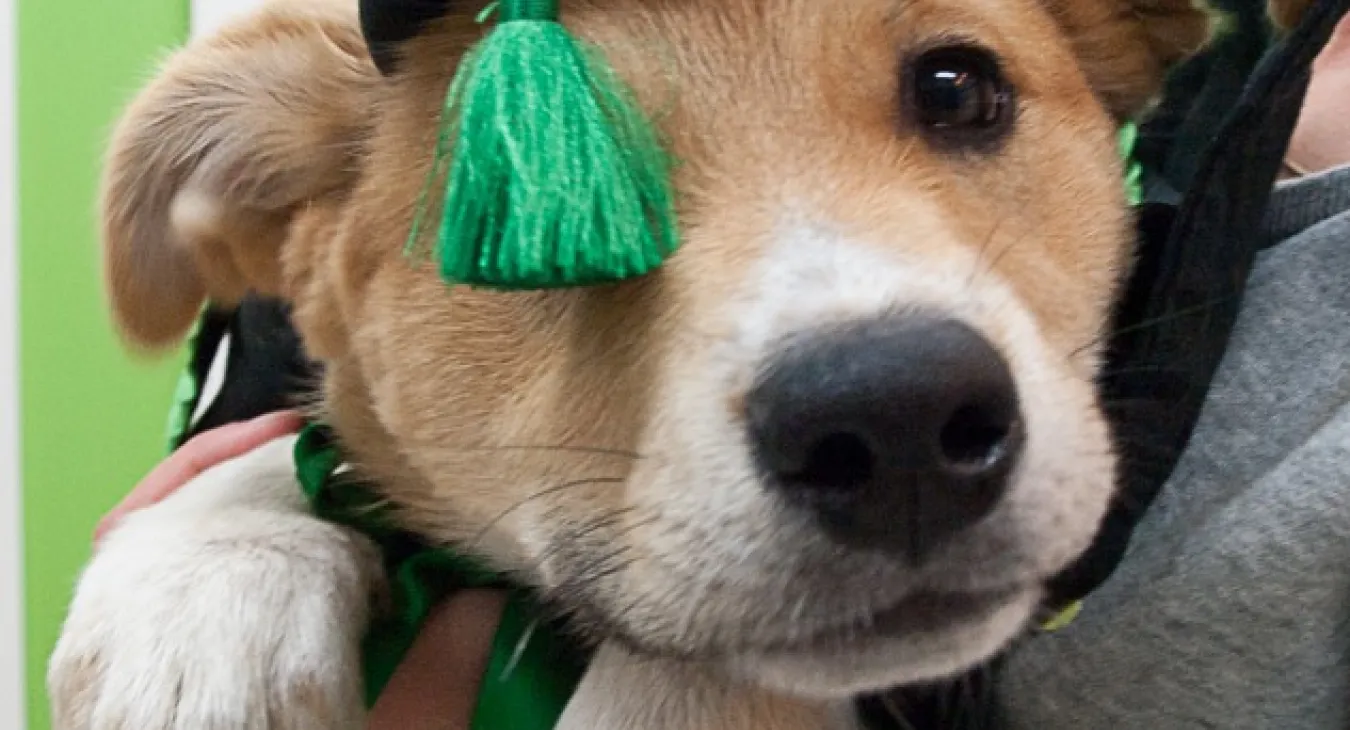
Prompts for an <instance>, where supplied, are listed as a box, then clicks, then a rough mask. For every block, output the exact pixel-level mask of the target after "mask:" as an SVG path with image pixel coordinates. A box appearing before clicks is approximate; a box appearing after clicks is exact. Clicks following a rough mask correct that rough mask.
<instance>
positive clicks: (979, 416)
mask: <svg viewBox="0 0 1350 730" xmlns="http://www.w3.org/2000/svg"><path fill="white" fill-rule="evenodd" d="M1016 428H1017V421H1016V419H1015V418H1009V417H1007V416H1006V415H1004V414H1002V413H999V412H996V411H995V410H993V409H990V408H988V407H985V406H978V405H966V406H962V407H961V408H959V409H957V411H956V413H954V414H953V415H952V417H951V418H950V419H948V421H947V423H946V424H945V425H944V426H943V427H942V432H941V434H940V435H939V442H938V443H939V445H940V447H941V449H942V457H943V458H944V459H945V460H946V462H947V466H948V468H951V469H957V470H960V471H964V472H968V473H971V474H979V473H981V472H984V471H987V470H989V469H992V468H994V467H996V466H998V464H999V462H1001V461H1003V459H1004V457H1006V456H1007V455H1008V442H1009V441H1010V440H1011V438H1012V436H1013V432H1014V430H1015V429H1016Z"/></svg>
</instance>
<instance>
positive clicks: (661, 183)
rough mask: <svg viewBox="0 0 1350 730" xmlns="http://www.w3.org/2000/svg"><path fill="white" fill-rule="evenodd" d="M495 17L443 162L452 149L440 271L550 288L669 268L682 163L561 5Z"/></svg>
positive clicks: (478, 51) (532, 3)
mask: <svg viewBox="0 0 1350 730" xmlns="http://www.w3.org/2000/svg"><path fill="white" fill-rule="evenodd" d="M497 12H498V14H499V19H498V23H497V26H496V27H495V28H494V29H493V30H492V31H491V33H489V34H488V36H487V37H486V38H485V39H483V41H481V42H480V43H479V44H478V45H477V46H476V47H475V48H474V49H472V50H471V51H470V52H469V54H468V55H467V56H466V57H465V58H464V59H463V60H462V61H461V63H460V66H459V69H458V71H457V72H456V75H455V79H454V82H453V83H452V84H451V87H450V92H449V95H448V97H447V100H446V109H445V111H446V115H445V121H444V122H443V127H442V141H441V145H440V149H439V150H438V152H437V155H438V160H437V164H436V166H435V168H434V170H436V171H440V170H443V169H444V159H443V158H444V156H445V155H446V154H452V155H453V158H452V161H451V162H450V167H449V170H448V172H446V173H445V179H446V191H445V200H444V207H443V208H442V209H441V211H440V212H441V216H442V218H441V227H440V232H439V241H438V248H439V257H440V265H441V275H442V276H443V277H444V278H445V279H446V280H447V281H450V282H453V283H463V284H470V285H475V286H482V287H491V288H497V289H549V288H557V287H570V286H585V285H591V284H602V283H608V282H615V281H620V280H623V279H628V278H631V277H635V276H641V275H643V274H646V273H648V272H649V271H651V270H653V269H655V268H656V267H658V266H660V265H661V263H662V262H663V261H664V260H665V258H666V257H667V256H669V255H670V254H671V253H673V252H674V250H675V248H676V246H677V241H676V231H675V214H674V206H673V200H672V194H671V192H670V166H671V165H670V161H669V158H668V157H667V153H666V150H665V149H664V147H663V145H662V144H661V140H660V138H659V136H658V134H657V132H656V130H655V128H654V126H653V125H652V123H651V122H650V120H648V119H647V118H646V117H645V115H644V114H643V112H642V110H641V109H640V108H639V107H638V105H637V103H636V101H635V100H634V98H633V95H632V94H631V92H630V90H628V89H627V88H626V87H625V86H624V84H623V82H622V81H621V80H620V79H619V78H618V76H617V74H616V73H615V72H614V71H613V69H612V68H611V67H610V66H609V65H608V64H607V63H606V62H605V61H604V59H603V58H602V57H601V55H600V53H599V51H598V50H597V49H595V48H593V47H590V46H587V45H585V44H583V43H581V42H579V41H578V40H577V39H575V38H573V37H572V36H571V35H569V34H568V32H567V31H566V29H564V28H563V26H562V25H561V24H560V23H559V22H558V17H559V16H558V2H557V0H504V1H503V2H501V3H499V4H498V6H497ZM434 174H436V173H435V172H433V175H434ZM417 236H418V232H417V230H414V232H413V241H412V242H413V243H415V242H416V238H417Z"/></svg>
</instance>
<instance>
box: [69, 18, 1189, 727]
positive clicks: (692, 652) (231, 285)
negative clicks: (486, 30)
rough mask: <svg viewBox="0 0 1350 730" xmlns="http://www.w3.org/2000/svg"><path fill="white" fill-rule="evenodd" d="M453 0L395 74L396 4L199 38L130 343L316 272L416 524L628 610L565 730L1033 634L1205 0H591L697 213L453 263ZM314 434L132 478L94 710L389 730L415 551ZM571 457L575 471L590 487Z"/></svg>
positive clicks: (310, 295) (126, 247)
mask: <svg viewBox="0 0 1350 730" xmlns="http://www.w3.org/2000/svg"><path fill="white" fill-rule="evenodd" d="M451 5H452V6H453V7H452V9H451V10H449V11H448V12H447V13H446V15H445V16H444V17H441V18H439V19H436V20H434V21H432V22H430V23H428V24H427V25H426V26H425V27H424V29H423V32H422V33H421V34H420V35H419V36H418V37H416V38H413V39H411V40H409V41H408V42H407V43H406V44H404V45H403V46H402V47H401V48H400V49H399V53H398V64H397V69H396V71H395V72H394V73H393V74H392V75H389V76H382V75H381V74H380V73H379V72H378V71H377V70H376V69H375V67H374V66H373V64H372V62H371V60H370V57H369V54H368V51H367V49H366V47H365V45H364V43H363V42H362V38H361V35H360V31H359V26H358V22H357V18H356V13H355V3H354V2H350V1H348V0H276V1H274V2H273V3H272V4H271V5H269V6H267V7H265V8H264V9H262V10H260V11H259V12H257V13H255V14H253V15H252V16H250V17H248V18H246V19H244V20H242V21H240V22H239V23H237V24H235V25H234V26H232V27H229V28H226V29H225V30H223V31H221V32H220V33H218V34H216V35H215V36H213V37H210V38H207V39H205V40H202V41H199V42H195V43H193V44H192V45H190V46H189V47H188V48H187V49H185V50H183V51H182V52H180V53H178V54H177V55H176V56H174V57H172V58H171V59H170V60H169V61H168V62H167V64H166V65H165V66H164V67H163V69H162V70H161V72H160V73H159V75H158V77H157V78H156V79H155V80H154V81H153V82H152V83H151V84H150V85H149V86H148V87H147V88H146V89H145V90H144V91H143V92H142V93H141V94H140V95H139V96H138V97H137V98H136V100H135V102H134V103H133V104H132V105H131V106H130V108H129V109H128V110H127V112H126V114H125V116H124V118H123V119H122V121H121V124H120V126H119V127H118V129H117V131H116V135H115V137H114V139H113V142H112V147H111V153H110V156H109V160H108V165H107V176H106V181H105V183H106V184H105V188H104V198H103V208H102V210H103V239H104V251H105V262H106V270H107V275H108V285H109V291H110V293H111V304H112V309H113V311H114V313H115V316H116V321H117V323H118V325H119V326H120V328H121V331H122V333H123V334H124V335H125V337H126V338H127V340H128V341H130V342H131V343H133V344H135V345H138V346H141V347H146V348H155V347H163V346H168V345H172V344H174V343H176V342H177V341H178V340H179V339H180V338H181V337H182V336H183V335H184V333H185V331H186V330H187V329H188V327H189V326H190V325H191V323H192V321H193V319H194V317H195V316H196V314H197V312H198V311H199V308H200V306H201V304H202V303H203V301H205V300H207V299H208V298H209V299H211V300H213V301H215V302H218V303H229V302H231V301H235V300H237V299H238V298H239V297H240V296H241V295H243V294H244V293H245V292H248V291H256V292H260V293H264V294H270V295H275V296H279V297H282V298H284V299H286V300H287V301H289V302H290V303H291V304H292V305H293V307H294V321H295V324H296V327H297V329H298V330H299V332H300V333H301V335H302V337H303V340H304V343H305V347H306V348H307V351H308V353H309V354H310V355H311V356H313V357H314V358H316V359H317V360H319V361H321V362H322V364H323V370H324V377H323V383H322V405H321V412H320V414H319V417H321V418H322V420H323V421H325V422H326V423H328V424H330V425H332V426H333V428H334V429H335V431H336V433H337V434H338V435H339V438H340V440H341V443H342V448H343V452H344V456H345V457H346V458H347V459H349V460H350V462H351V464H352V466H353V468H354V469H355V470H356V471H357V472H359V473H360V474H361V475H362V476H363V477H364V478H366V479H367V480H368V481H370V482H371V483H372V484H374V485H376V486H377V488H378V489H379V491H380V492H381V494H382V495H383V496H385V497H387V498H388V499H389V500H390V501H391V502H392V503H393V504H394V505H396V506H397V507H398V515H399V519H400V520H401V522H402V524H403V526H405V527H407V528H409V529H411V530H414V531H416V532H418V533H420V534H422V535H424V536H426V537H427V538H429V539H431V540H433V541H436V542H438V543H443V544H446V545H451V546H456V549H459V550H465V551H471V552H473V553H475V554H477V555H479V556H480V557H481V558H483V559H484V560H486V561H488V562H489V563H490V564H491V565H492V566H493V567H495V568H496V569H499V570H501V571H504V572H508V573H510V574H511V575H513V576H515V577H516V578H517V579H518V580H520V581H521V582H523V583H526V584H528V585H530V586H532V587H534V588H536V589H537V590H538V591H539V593H540V594H541V595H542V596H543V597H544V598H545V599H547V600H549V601H550V602H552V603H554V604H556V605H557V606H558V607H560V608H561V609H562V610H563V611H565V612H566V613H567V614H568V615H569V616H570V617H571V618H572V619H573V621H572V623H573V625H575V626H576V627H577V628H578V629H579V630H580V631H582V632H584V635H585V636H586V637H587V638H589V639H591V640H593V641H595V642H596V643H597V644H598V645H599V649H598V653H597V657H596V661H595V662H594V663H593V665H592V666H591V668H590V670H589V673H588V674H587V676H586V679H585V680H584V682H583V686H582V688H581V690H580V692H579V693H578V694H577V695H576V697H575V698H574V699H573V702H572V704H571V706H570V707H569V709H568V712H567V715H566V716H565V718H564V720H563V727H564V728H566V730H607V729H609V730H620V729H622V728H670V729H674V730H679V729H681V728H689V729H690V730H694V729H695V728H697V729H699V730H709V729H716V728H727V729H728V730H729V729H731V728H738V729H743V728H765V729H766V730H769V729H772V730H792V729H796V728H801V729H803V730H806V729H812V730H821V729H822V728H844V727H850V726H851V725H852V723H853V719H852V716H851V714H850V713H849V712H848V709H847V708H848V699H849V698H850V697H852V696H854V695H855V694H856V693H860V692H866V691H873V690H879V689H882V688H887V687H892V686H896V685H901V684H905V683H913V682H921V681H927V680H933V679H936V678H940V677H944V676H947V675H950V674H952V673H955V672H959V671H961V670H963V669H966V668H968V667H970V666H972V665H974V664H976V663H979V662H981V661H982V660H984V659H986V658H988V657H989V656H990V655H991V654H993V653H995V652H997V651H998V650H999V649H1001V648H1002V647H1004V646H1005V645H1006V644H1007V643H1008V642H1009V641H1010V640H1011V639H1012V638H1013V637H1015V636H1017V635H1018V634H1019V632H1021V631H1022V630H1023V629H1024V628H1025V627H1026V626H1027V623H1028V621H1029V619H1030V618H1031V617H1032V615H1033V612H1034V611H1035V610H1036V608H1037V606H1038V603H1039V601H1040V599H1041V597H1042V593H1043V585H1044V582H1045V581H1046V580H1047V579H1048V578H1049V577H1050V576H1053V575H1054V574H1056V573H1057V572H1058V571H1060V570H1061V569H1062V568H1064V567H1065V566H1066V565H1067V564H1068V563H1069V562H1070V561H1072V560H1073V559H1074V558H1075V557H1076V556H1077V555H1079V554H1080V553H1081V552H1082V551H1083V550H1084V549H1085V548H1086V547H1087V545H1088V544H1089V542H1090V540H1091V538H1092V536H1093V534H1094V532H1095V530H1096V528H1097V525H1098V522H1099V520H1100V518H1101V516H1102V515H1103V512H1104V510H1105V509H1106V506H1107V504H1108V502H1109V500H1110V499H1111V497H1112V489H1113V476H1114V472H1115V468H1116V464H1115V459H1114V457H1113V451H1112V446H1111V441H1110V438H1109V434H1108V429H1107V426H1106V423H1105V421H1104V419H1103V415H1102V412H1101V409H1100V404H1099V403H1098V401H1097V396H1096V393H1095V392H1094V386H1093V383H1094V378H1095V376H1096V374H1097V371H1098V368H1099V363H1100V360H1101V348H1100V346H1099V345H1100V343H1101V342H1102V340H1103V338H1104V334H1105V333H1104V331H1103V330H1104V328H1105V325H1106V322H1107V319H1108V314H1109V310H1110V306H1111V303H1112V300H1113V297H1114V296H1115V294H1116V292H1117V289H1118V287H1119V285H1120V284H1121V281H1122V278H1123V276H1124V274H1125V273H1126V272H1127V270H1128V267H1129V263H1130V244H1131V240H1132V227H1131V225H1130V221H1129V219H1128V212H1127V206H1126V201H1125V197H1124V192H1123V188H1122V167H1121V163H1120V160H1119V159H1118V153H1117V145H1116V141H1115V140H1116V135H1117V132H1118V130H1119V125H1120V124H1121V123H1122V122H1124V121H1126V120H1128V119H1131V118H1133V117H1135V116H1136V115H1137V114H1139V113H1140V112H1141V111H1142V110H1144V109H1145V108H1146V107H1147V105H1148V104H1149V102H1150V101H1151V99H1153V98H1154V96H1155V95H1156V93H1157V92H1158V90H1159V88H1160V85H1161V82H1162V80H1163V76H1164V73H1165V70H1166V69H1167V68H1168V67H1169V65H1171V64H1172V63H1174V62H1176V61H1177V60H1179V59H1181V58H1183V57H1184V56H1185V55H1186V54H1188V53H1190V52H1192V51H1193V50H1195V49H1197V48H1199V47H1200V46H1201V45H1202V44H1203V43H1204V41H1205V40H1206V38H1207V37H1208V35H1209V32H1210V27H1211V20H1210V16H1209V15H1208V14H1207V13H1206V12H1205V11H1204V10H1202V9H1200V8H1198V7H1195V6H1193V5H1192V4H1191V3H1190V2H1189V0H847V1H836V2H819V1H818V0H681V1H680V2H668V1H665V0H662V1H661V2H636V1H635V0H587V1H585V2H582V1H581V0H578V2H574V3H570V4H565V8H564V10H565V21H566V23H567V24H568V25H569V26H570V27H571V28H572V29H573V30H574V31H575V32H577V33H578V34H580V35H581V36H583V37H585V38H587V39H589V40H590V41H592V42H594V43H596V44H598V45H599V46H600V47H601V48H602V49H603V50H604V51H605V53H606V54H607V57H608V59H609V60H610V62H611V63H613V64H614V66H615V67H616V69H618V71H619V72H620V73H621V74H622V75H623V76H624V77H625V78H626V79H627V80H628V81H629V82H630V83H631V84H632V85H633V87H634V88H635V90H636V92H637V94H638V97H639V99H640V100H641V101H642V103H643V104H644V105H645V106H646V107H647V108H648V109H649V110H650V111H651V112H652V114H653V117H654V118H655V119H656V120H657V122H658V124H659V125H660V127H661V130H662V132H663V133H664V135H665V137H666V138H667V139H668V143H669V146H670V149H671V152H672V153H673V155H674V156H675V157H676V158H677V159H678V160H679V162H680V164H679V165H678V168H677V170H676V172H675V180H674V183H675V188H676V190H677V192H678V208H679V211H678V212H679V219H680V228H681V237H682V241H683V244H682V248H681V250H680V251H679V252H678V254H677V255H676V256H674V257H673V258H672V259H671V260H670V261H669V262H668V263H667V265H666V266H665V267H664V268H662V269H661V270H660V271H659V272H657V273H655V274H653V275H650V276H648V277H645V278H643V279H641V280H635V281H631V282H628V283H624V284H621V285H615V286H606V287H596V288H589V289H574V290H565V291H549V292H530V293H511V294H506V293H498V292H489V291H479V290H473V289H469V288H464V287H451V286H449V285H447V284H446V283H445V282H443V281H441V280H440V279H439V278H438V276H437V274H436V272H435V271H434V270H433V269H434V267H432V266H428V265H424V264H423V263H421V262H419V261H418V260H417V259H416V257H410V256H409V255H408V254H406V253H405V251H404V243H405V240H406V239H407V235H408V231H409V227H410V223H411V222H412V220H413V219H414V216H415V214H416V208H417V201H418V197H419V191H420V189H421V187H422V185H423V181H424V179H425V177H426V175H427V173H428V171H429V168H430V165H431V161H432V154H431V151H432V149H433V148H434V145H435V141H436V133H437V120H438V117H439V112H440V108H441V105H442V102H443V99H444V95H445V90H446V87H447V85H448V82H449V79H450V76H451V74H452V72H453V69H454V64H455V59H457V58H458V57H459V55H460V54H462V53H463V52H464V50H465V49H466V47H467V46H468V44H470V43H471V42H472V40H473V39H474V38H475V37H477V33H478V32H479V31H478V30H477V26H476V25H475V22H474V15H475V14H476V13H477V12H478V11H479V10H480V8H479V7H478V6H477V5H471V6H461V5H459V4H455V3H451ZM288 446H289V443H288V441H282V442H278V443H277V444H273V445H272V446H269V447H268V448H265V449H263V450H260V451H259V452H257V453H255V454H252V455H250V456H247V457H244V458H242V459H239V460H237V461H234V462H231V463H228V464H225V465H222V466H220V467H218V468H216V469H214V470H212V471H210V472H208V473H206V474H204V475H203V476H202V477H201V478H199V479H198V480H196V481H195V482H194V483H193V484H190V485H189V486H188V487H187V488H185V489H184V490H183V491H182V492H181V493H180V494H177V495H175V496H173V497H171V498H170V499H168V500H167V501H166V502H164V503H163V504H161V505H159V506H156V507H152V508H150V509H147V510H144V511H143V512H141V513H138V514H135V515H133V516H131V517H130V518H128V519H127V520H126V521H125V523H124V524H123V525H122V526H120V527H119V528H118V529H117V530H116V531H115V532H114V533H113V534H112V535H111V536H110V537H109V538H108V539H107V541H106V543H105V544H104V545H103V546H102V547H101V549H100V550H99V552H98V554H97V555H96V556H95V558H94V559H93V561H92V562H91V564H90V565H89V567H88V568H87V570H86V572H85V574H84V576H83V578H82V580H81V582H80V586H79V590H78V592H77V595H76V598H75V601H74V604H73V606H72V608H71V612H70V616H69V618H68V621H67V624H66V627H65V632H64V635H63V637H62V638H61V641H60V644H59V646H58V647H57V650H56V654H55V656H54V657H53V661H52V665H51V672H50V677H49V685H50V691H51V697H52V702H53V707H54V714H55V717H56V723H57V727H58V728H61V729H62V730H85V729H90V730H94V729H97V730H110V729H112V728H135V729H136V730H159V729H160V728H183V729H188V728H191V729H193V730H197V729H201V728H264V727H266V728H273V729H276V728H288V729H289V728H296V729H300V728H305V729H309V728H357V727H360V726H361V723H362V713H361V708H360V706H359V700H360V692H359V672H358V653H359V652H358V642H359V638H360V634H361V632H362V630H363V628H364V625H365V622H366V621H367V619H368V618H369V615H368V614H369V612H370V605H371V604H370V596H371V595H372V594H373V593H375V592H377V591H378V590H379V587H380V586H379V584H380V581H381V576H380V575H379V571H378V570H377V569H376V567H375V565H376V563H375V559H374V556H373V548H372V546H371V545H370V544H369V543H368V542H367V541H366V540H365V539H364V538H363V537H361V536H360V535H356V534H352V533H350V532H348V531H346V530H344V529H342V528H339V527H337V526H334V525H331V524H325V523H322V522H320V521H318V520H316V519H314V518H313V517H310V516H308V515H307V514H306V511H305V506H304V503H303V500H302V497H301V495H300V492H299V488H298V487H297V486H296V484H295V481H294V477H293V476H292V472H293V467H292V465H291V463H290V458H289V452H288ZM563 485H566V486H563Z"/></svg>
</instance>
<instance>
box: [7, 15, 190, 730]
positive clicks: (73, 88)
mask: <svg viewBox="0 0 1350 730" xmlns="http://www.w3.org/2000/svg"><path fill="white" fill-rule="evenodd" d="M187 28H188V2H187V0H83V1H80V0H76V1H75V2H69V1H62V0H20V2H19V164H20V169H19V211H20V216H21V218H20V221H21V223H20V225H21V228H20V238H19V291H20V327H21V330H20V368H21V371H20V372H21V375H20V377H21V393H22V398H23V402H22V408H23V410H22V419H23V420H22V423H23V440H24V443H23V466H24V472H23V476H24V503H25V508H24V512H25V522H24V526H25V529H26V533H27V534H26V547H25V561H26V563H25V568H26V571H27V579H26V603H27V606H26V608H27V622H28V668H29V671H28V686H29V694H28V697H29V701H28V704H29V712H30V721H29V722H30V724H29V730H48V728H49V726H50V723H49V721H48V712H47V701H46V697H45V694H44V692H43V684H44V682H43V677H44V675H45V672H46V659H47V656H48V654H49V653H50V651H51V647H52V644H53V642H54V641H55V639H56V636H57V631H58V629H59V627H60V621H61V618H62V615H63V613H64V610H65V607H66V604H67V601H68V600H69V597H70V591H71V588H72V586H73V584H74V580H75V576H76V573H77V571H78V570H79V567H80V566H81V565H82V564H83V562H84V561H85V560H86V559H87V557H88V554H89V536H90V533H91V531H92V529H93V527H94V524H95V523H96V522H97V520H98V518H99V517H100V516H101V515H102V513H103V512H104V511H105V510H106V509H107V508H108V507H110V506H111V505H112V504H114V503H115V502H116V501H117V500H118V499H119V498H120V497H121V496H122V495H123V494H125V492H126V491H127V490H128V489H130V488H131V486H132V485H134V484H135V483H136V481H137V480H138V479H139V478H140V477H141V476H143V475H144V474H145V472H146V471H147V470H148V469H149V468H150V467H151V466H152V465H153V464H154V463H155V461H156V460H157V459H158V458H159V457H161V456H162V455H163V441H162V434H163V426H164V418H165V414H166V412H167V408H168V405H169V400H170V397H171V394H172V386H173V382H174V374H175V372H176V369H177V363H176V362H156V363H145V362H136V361H133V360H132V358H130V357H129V356H128V355H127V354H126V353H125V351H123V350H122V349H121V347H120V346H119V345H118V343H117V342H116V340H115V339H114V337H113V334H112V329H111V327H110V325H109V323H108V319H107V315H106V313H105V312H106V310H105V308H104V306H103V293H102V289H101V285H100V280H99V271H98V268H99V264H98V256H97V248H96V237H95V218H94V209H95V195H96V183H97V176H98V170H99V163H100V160H101V158H102V151H103V145H104V142H105V140H106V138H107V134H108V131H109V128H110V125H111V123H112V121H113V120H114V119H115V118H116V115H117V112H118V110H119V109H120V107H121V106H122V104H124V103H125V102H126V100H127V99H128V98H129V97H130V95H131V94H132V93H133V92H134V91H135V90H136V88H137V87H138V86H139V84H140V82H142V81H143V80H144V79H146V78H147V76H148V74H149V72H150V71H151V70H152V69H153V67H154V63H155V62H156V60H157V59H158V58H160V57H162V55H163V53H164V52H165V51H166V50H168V49H169V48H171V47H172V46H174V45H175V44H177V43H179V42H181V40H182V39H183V38H185V37H186V35H187Z"/></svg>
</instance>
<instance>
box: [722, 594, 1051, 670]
mask: <svg viewBox="0 0 1350 730" xmlns="http://www.w3.org/2000/svg"><path fill="white" fill-rule="evenodd" d="M1027 590H1029V589H1027V588H1011V587H1010V588H1006V589H1001V590H994V591H980V592H943V591H922V592H919V593H915V594H912V595H910V596H908V597H906V598H904V599H902V600H900V601H899V602H897V603H895V604H894V605H892V606H890V607H888V608H884V609H881V610H879V611H875V612H872V613H868V614H865V615H863V616H861V617H859V618H856V619H853V620H850V621H846V622H840V623H838V624H835V625H832V626H826V627H823V628H815V629H811V630H808V631H804V632H802V633H801V635H799V636H792V637H789V638H785V639H782V640H778V641H771V642H767V643H762V644H756V645H753V646H745V647H739V648H738V651H737V652H736V653H746V654H759V655H791V654H817V653H847V652H849V651H850V650H852V649H854V648H858V647H864V646H868V647H870V646H873V645H875V644H876V643H877V642H878V641H885V640H888V639H906V638H910V637H915V636H924V635H939V634H941V633H943V632H944V630H946V629H949V628H951V627H953V626H964V625H969V624H973V623H977V622H980V621H982V620H984V619H985V617H987V616H988V615H989V614H991V613H993V612H994V611H996V610H997V609H998V608H1000V607H1002V606H1005V605H1007V604H1008V603H1009V602H1011V601H1013V600H1015V599H1016V598H1018V597H1019V596H1022V595H1024V594H1025V593H1026V591H1027Z"/></svg>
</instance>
